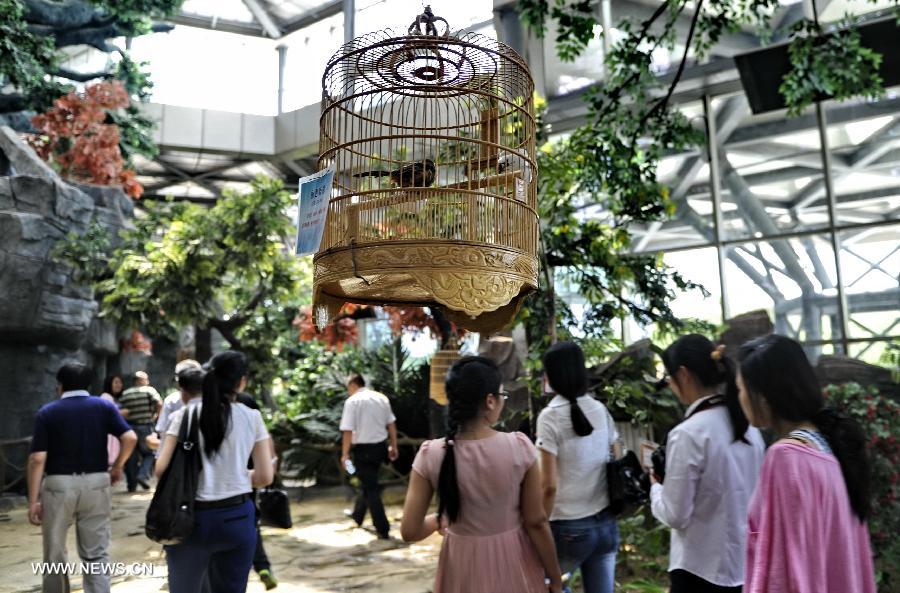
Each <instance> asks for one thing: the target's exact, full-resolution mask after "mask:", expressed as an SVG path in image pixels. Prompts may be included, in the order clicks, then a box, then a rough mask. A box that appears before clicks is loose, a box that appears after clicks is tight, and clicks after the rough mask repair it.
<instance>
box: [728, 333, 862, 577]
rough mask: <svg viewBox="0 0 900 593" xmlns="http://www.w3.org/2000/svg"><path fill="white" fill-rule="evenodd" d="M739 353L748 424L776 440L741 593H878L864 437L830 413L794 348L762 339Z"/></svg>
mask: <svg viewBox="0 0 900 593" xmlns="http://www.w3.org/2000/svg"><path fill="white" fill-rule="evenodd" d="M741 355H742V356H741V367H740V373H739V375H738V386H739V388H740V403H741V406H742V407H743V409H744V412H745V413H746V414H747V417H748V418H749V419H750V423H751V424H753V425H754V426H759V427H766V428H770V429H772V431H773V432H774V433H775V435H776V436H777V438H778V441H777V442H776V443H775V444H773V445H772V446H771V447H770V448H769V450H768V452H766V458H765V463H764V464H763V468H762V474H761V475H760V479H759V484H758V486H757V488H756V492H755V493H754V494H753V499H752V501H751V503H750V516H749V531H750V535H749V540H748V543H747V566H746V584H745V588H744V590H745V591H746V592H747V593H849V592H851V591H852V592H853V593H875V575H874V569H873V566H872V552H871V549H870V547H869V531H868V528H867V527H866V519H867V518H868V516H869V511H870V506H869V505H870V502H869V492H870V491H869V484H870V480H871V477H870V466H869V460H868V457H867V455H866V450H865V442H866V436H865V435H864V434H863V432H862V429H861V428H860V426H859V424H857V423H856V421H854V420H852V419H851V418H849V417H847V416H844V415H842V414H839V413H838V412H837V411H835V410H833V409H831V408H828V407H826V406H825V401H824V399H823V397H822V389H821V387H820V386H819V382H818V380H817V379H816V375H815V371H814V370H813V368H812V365H810V364H809V360H807V358H806V354H805V353H804V352H803V348H802V347H801V346H800V344H798V343H797V342H795V341H794V340H791V339H790V338H786V337H784V336H778V335H770V336H766V337H764V338H759V339H757V340H753V341H751V342H748V343H746V344H744V345H743V346H742V347H741Z"/></svg>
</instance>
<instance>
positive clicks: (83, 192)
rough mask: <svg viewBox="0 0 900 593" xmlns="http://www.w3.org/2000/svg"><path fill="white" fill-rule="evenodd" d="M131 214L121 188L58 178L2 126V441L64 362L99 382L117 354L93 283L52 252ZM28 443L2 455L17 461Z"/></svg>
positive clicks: (41, 399) (44, 397)
mask: <svg viewBox="0 0 900 593" xmlns="http://www.w3.org/2000/svg"><path fill="white" fill-rule="evenodd" d="M133 214H134V210H133V206H132V202H131V199H130V198H128V197H127V196H126V195H125V194H124V193H123V192H122V191H121V190H120V189H118V188H112V187H99V186H74V185H71V184H68V183H66V182H64V181H63V180H62V179H60V177H59V176H58V175H57V174H56V172H54V171H53V170H52V169H51V168H50V167H48V166H47V165H46V164H45V163H44V162H43V161H42V160H40V158H38V157H37V156H36V155H35V154H34V152H33V151H32V150H31V148H29V147H28V146H27V145H25V144H24V143H23V142H22V141H21V139H19V137H18V136H17V135H16V133H15V132H14V131H13V130H11V129H10V128H8V127H0V441H4V440H14V439H18V438H21V437H27V436H30V434H31V431H32V428H33V423H34V414H35V412H36V411H37V410H38V408H39V407H40V406H41V405H43V404H45V403H47V402H49V401H51V400H52V399H54V398H55V397H56V379H55V375H56V371H57V370H58V368H59V367H60V365H61V364H62V363H63V362H64V361H67V360H72V359H76V360H80V361H82V362H86V363H88V364H91V365H92V366H93V367H94V369H95V372H96V374H97V376H98V381H97V382H98V383H99V381H100V380H102V379H101V377H102V375H104V374H105V372H106V360H107V358H108V357H110V356H113V355H115V354H117V353H118V351H119V346H118V336H117V334H116V328H115V327H114V326H112V325H111V324H109V323H107V322H105V321H102V320H100V319H98V318H97V317H96V314H97V303H96V302H95V301H94V298H93V294H92V293H91V290H90V289H89V288H87V287H85V286H83V285H79V284H77V283H76V282H74V281H73V273H74V272H75V271H74V270H73V269H72V268H69V267H68V266H65V265H61V264H58V263H56V262H54V261H53V260H52V259H51V257H50V252H51V250H52V249H53V247H54V246H55V245H56V243H57V242H58V241H59V240H60V239H63V238H64V237H65V236H66V234H68V233H69V232H70V231H77V232H84V231H85V230H86V229H87V227H88V225H89V224H90V222H91V220H92V219H93V218H96V219H97V220H99V221H100V222H101V223H102V224H103V225H104V226H106V227H107V228H108V229H110V231H111V232H112V233H113V235H114V236H115V234H116V233H117V232H118V231H119V230H121V229H123V228H125V227H127V226H128V225H129V224H130V223H129V220H130V219H131V217H132V216H133ZM26 451H27V450H26V449H25V448H24V447H22V450H19V451H7V453H8V454H9V455H10V459H11V461H13V462H14V463H15V465H19V462H20V461H21V460H22V459H23V456H24V454H25V452H26ZM16 460H18V461H16ZM0 461H2V459H0ZM6 470H7V476H9V471H10V468H8V467H7V468H6ZM0 486H2V485H0Z"/></svg>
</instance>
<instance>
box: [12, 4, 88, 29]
mask: <svg viewBox="0 0 900 593" xmlns="http://www.w3.org/2000/svg"><path fill="white" fill-rule="evenodd" d="M21 1H22V3H23V4H24V5H25V9H26V12H25V21H26V22H28V23H37V24H40V25H48V26H50V27H51V28H54V29H74V28H76V27H83V26H84V25H88V24H91V23H94V22H96V21H97V20H99V19H100V18H102V13H101V12H99V11H98V10H97V7H96V6H92V5H91V4H89V3H88V2H85V1H84V0H21Z"/></svg>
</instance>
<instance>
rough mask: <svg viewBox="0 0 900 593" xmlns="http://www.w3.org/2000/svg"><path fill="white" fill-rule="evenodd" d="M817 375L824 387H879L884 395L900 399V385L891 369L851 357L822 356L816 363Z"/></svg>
mask: <svg viewBox="0 0 900 593" xmlns="http://www.w3.org/2000/svg"><path fill="white" fill-rule="evenodd" d="M816 375H817V376H818V377H819V382H820V383H821V384H822V385H840V384H843V383H859V384H860V385H862V386H864V387H869V386H872V387H877V388H878V391H879V392H881V393H882V394H883V395H886V396H890V397H894V398H900V384H898V383H896V382H895V381H894V379H893V377H892V376H891V371H890V370H889V369H886V368H884V367H881V366H878V365H874V364H869V363H867V362H863V361H861V360H857V359H856V358H851V357H849V356H840V355H833V354H823V355H821V356H820V357H819V360H818V362H816Z"/></svg>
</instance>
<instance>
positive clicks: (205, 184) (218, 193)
mask: <svg viewBox="0 0 900 593" xmlns="http://www.w3.org/2000/svg"><path fill="white" fill-rule="evenodd" d="M155 162H156V163H159V165H160V166H161V167H162V168H163V169H165V170H166V171H169V172H170V173H172V174H173V175H175V176H176V177H178V178H180V179H181V180H182V182H190V183H194V184H196V185H199V186H200V187H202V188H203V189H205V190H207V191H209V192H212V194H213V195H214V196H215V198H216V199H218V198H221V197H222V190H221V189H219V188H218V187H217V186H216V185H215V184H214V183H212V182H210V181H207V180H205V179H202V178H200V177H193V176H191V175H190V174H189V173H186V172H185V171H182V170H181V169H179V168H178V167H176V166H175V165H172V164H170V163H167V162H166V161H163V160H160V159H156V160H155ZM172 185H175V184H172Z"/></svg>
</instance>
